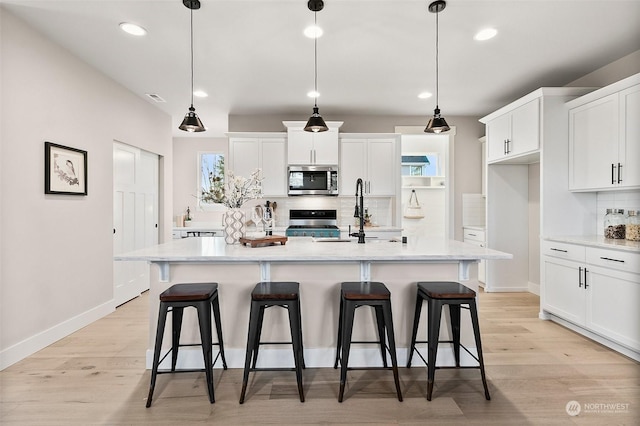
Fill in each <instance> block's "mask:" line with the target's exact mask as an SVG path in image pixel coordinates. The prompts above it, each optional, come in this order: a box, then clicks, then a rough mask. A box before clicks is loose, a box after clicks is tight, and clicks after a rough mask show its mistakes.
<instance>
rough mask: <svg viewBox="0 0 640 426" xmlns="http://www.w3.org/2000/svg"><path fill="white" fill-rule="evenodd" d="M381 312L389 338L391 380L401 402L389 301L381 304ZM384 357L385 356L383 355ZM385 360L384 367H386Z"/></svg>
mask: <svg viewBox="0 0 640 426" xmlns="http://www.w3.org/2000/svg"><path fill="white" fill-rule="evenodd" d="M382 312H383V315H384V324H385V328H386V329H387V338H388V340H389V353H390V355H391V369H392V370H393V380H394V382H395V384H396V393H397V394H398V401H400V402H402V392H401V391H400V379H399V377H398V359H397V356H396V339H395V333H394V332H393V316H392V315H391V301H389V302H388V303H384V304H383V305H382ZM385 355H386V354H385ZM385 358H386V356H385ZM386 366H387V365H386V362H385V367H386Z"/></svg>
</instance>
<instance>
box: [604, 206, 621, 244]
mask: <svg viewBox="0 0 640 426" xmlns="http://www.w3.org/2000/svg"><path fill="white" fill-rule="evenodd" d="M625 228H626V224H625V218H624V210H622V209H620V210H618V209H607V214H606V215H605V216H604V237H605V238H610V239H617V240H620V239H624V236H625Z"/></svg>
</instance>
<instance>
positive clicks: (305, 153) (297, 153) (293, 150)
mask: <svg viewBox="0 0 640 426" xmlns="http://www.w3.org/2000/svg"><path fill="white" fill-rule="evenodd" d="M288 138H289V140H288V141H287V162H288V164H313V157H312V155H313V134H312V133H310V132H305V131H304V130H302V129H300V130H297V129H296V130H291V129H289V132H288Z"/></svg>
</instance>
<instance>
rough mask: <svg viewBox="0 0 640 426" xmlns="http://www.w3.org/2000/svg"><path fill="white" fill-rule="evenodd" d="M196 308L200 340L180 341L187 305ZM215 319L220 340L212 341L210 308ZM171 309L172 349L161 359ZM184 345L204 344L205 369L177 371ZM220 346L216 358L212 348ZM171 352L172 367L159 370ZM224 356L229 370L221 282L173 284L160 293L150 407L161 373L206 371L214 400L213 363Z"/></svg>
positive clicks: (210, 392) (212, 400)
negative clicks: (224, 335)
mask: <svg viewBox="0 0 640 426" xmlns="http://www.w3.org/2000/svg"><path fill="white" fill-rule="evenodd" d="M186 307H193V308H195V309H196V310H197V311H198V323H199V328H200V339H201V343H195V344H181V343H180V332H181V328H182V317H183V313H184V308H186ZM212 309H213V315H214V318H215V322H216V331H217V334H218V342H217V343H214V342H213V337H212V329H211V310H212ZM169 312H171V318H172V321H171V323H172V326H171V349H169V350H168V351H167V353H165V355H164V356H163V357H162V359H161V358H160V353H161V351H162V339H163V337H164V329H165V323H166V320H167V313H169ZM185 346H202V354H203V358H204V368H203V369H180V370H176V363H177V361H178V350H179V348H181V347H185ZM213 346H218V347H219V351H218V354H217V355H216V358H215V359H213V354H212V352H213V351H212V347H213ZM169 353H171V370H162V371H158V367H159V366H160V364H161V363H162V361H164V359H165V358H166V357H167V356H168V355H169ZM218 357H220V358H221V359H222V366H223V368H224V369H225V370H226V369H227V361H226V360H225V357H224V343H223V340H222V325H221V322H220V305H219V302H218V283H193V284H174V285H172V286H171V287H169V288H168V289H166V290H165V291H163V292H162V293H160V310H159V313H158V326H157V329H156V342H155V348H154V353H153V365H152V368H151V384H150V385H149V396H148V397H147V407H150V406H151V401H152V397H153V390H154V388H155V385H156V378H157V375H158V374H166V373H188V372H197V371H204V372H205V375H206V380H207V389H208V392H209V401H210V402H211V403H214V402H215V397H214V393H213V365H214V364H215V362H216V361H217V360H218Z"/></svg>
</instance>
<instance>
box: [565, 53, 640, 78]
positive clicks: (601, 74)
mask: <svg viewBox="0 0 640 426" xmlns="http://www.w3.org/2000/svg"><path fill="white" fill-rule="evenodd" d="M639 72H640V50H636V51H635V52H633V53H631V54H629V55H627V56H624V57H622V58H620V59H618V60H617V61H613V62H611V63H610V64H608V65H605V66H604V67H602V68H598V69H597V70H595V71H593V72H590V73H589V74H587V75H584V76H582V77H580V78H579V79H577V80H575V81H572V82H571V83H569V84H567V86H571V87H604V86H608V85H609V84H612V83H615V82H616V81H620V80H622V79H624V78H627V77H630V76H632V75H634V74H637V73H639Z"/></svg>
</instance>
